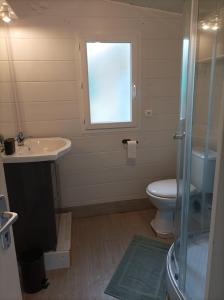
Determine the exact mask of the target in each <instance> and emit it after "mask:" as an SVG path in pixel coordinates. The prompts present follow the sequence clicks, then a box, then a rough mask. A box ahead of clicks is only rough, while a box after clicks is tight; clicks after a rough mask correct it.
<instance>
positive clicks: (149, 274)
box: [105, 236, 169, 300]
mask: <svg viewBox="0 0 224 300" xmlns="http://www.w3.org/2000/svg"><path fill="white" fill-rule="evenodd" d="M168 250H169V245H167V244H165V243H162V242H159V241H157V240H155V239H149V238H146V237H143V236H134V238H133V240H132V241H131V243H130V244H129V246H128V249H127V250H126V252H125V254H124V256H123V258H122V260H121V262H120V264H119V266H118V268H117V270H116V271H115V273H114V275H113V277H112V279H111V281H110V283H109V285H108V286H107V288H106V290H105V293H106V294H108V295H110V296H112V297H115V298H117V299H121V300H165V299H166V256H167V253H168Z"/></svg>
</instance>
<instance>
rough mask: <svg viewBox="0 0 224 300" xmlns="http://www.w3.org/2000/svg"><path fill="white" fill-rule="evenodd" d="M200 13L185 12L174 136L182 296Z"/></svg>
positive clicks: (194, 5)
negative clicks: (176, 130) (178, 98)
mask: <svg viewBox="0 0 224 300" xmlns="http://www.w3.org/2000/svg"><path fill="white" fill-rule="evenodd" d="M197 12H198V1H197V0H186V1H185V9H184V20H185V24H184V25H185V26H184V38H183V46H182V73H181V94H180V113H179V128H178V132H177V133H176V134H175V135H174V138H175V139H176V140H177V147H178V157H177V204H176V213H175V231H176V232H175V236H176V242H175V243H174V257H175V262H176V274H175V278H176V280H177V282H178V287H179V289H180V292H181V293H183V294H184V287H185V279H186V256H187V238H186V237H187V218H186V216H187V215H188V209H189V206H188V204H187V200H186V199H187V197H188V195H189V192H190V191H189V184H188V182H189V178H190V168H189V167H190V161H191V136H192V114H193V98H194V78H195V61H196V41H197Z"/></svg>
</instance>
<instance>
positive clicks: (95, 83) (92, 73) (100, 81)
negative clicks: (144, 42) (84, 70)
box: [86, 42, 132, 124]
mask: <svg viewBox="0 0 224 300" xmlns="http://www.w3.org/2000/svg"><path fill="white" fill-rule="evenodd" d="M86 46H87V64H88V85H89V103H90V122H91V124H97V123H118V122H131V121H132V99H131V81H132V79H131V43H99V42H97V43H93V42H92V43H90V42H88V43H87V44H86Z"/></svg>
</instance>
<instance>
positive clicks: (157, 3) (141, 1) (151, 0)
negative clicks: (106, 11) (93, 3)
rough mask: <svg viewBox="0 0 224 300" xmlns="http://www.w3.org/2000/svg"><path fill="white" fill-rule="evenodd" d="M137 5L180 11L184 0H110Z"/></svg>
mask: <svg viewBox="0 0 224 300" xmlns="http://www.w3.org/2000/svg"><path fill="white" fill-rule="evenodd" d="M111 1H116V2H123V3H128V4H132V5H137V6H144V7H151V8H155V9H160V10H165V11H169V12H175V13H182V11H183V4H184V0H111Z"/></svg>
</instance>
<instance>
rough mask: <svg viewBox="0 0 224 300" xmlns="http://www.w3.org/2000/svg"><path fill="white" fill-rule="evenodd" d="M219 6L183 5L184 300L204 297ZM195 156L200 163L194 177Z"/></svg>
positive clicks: (180, 249) (180, 213)
mask: <svg viewBox="0 0 224 300" xmlns="http://www.w3.org/2000/svg"><path fill="white" fill-rule="evenodd" d="M223 16H224V1H223V0H214V1H209V2H207V1H203V0H199V1H198V0H186V1H185V28H186V30H185V36H184V40H183V61H182V79H181V80H182V81H181V98H180V99H181V101H180V107H181V109H180V120H179V130H180V132H178V133H180V135H177V136H176V137H177V138H178V137H179V138H181V140H179V141H178V166H177V184H178V199H177V208H176V214H175V221H176V242H175V244H174V252H175V260H176V274H175V275H176V276H175V278H176V280H177V285H178V288H179V290H180V291H181V294H182V295H183V297H184V298H185V299H192V300H202V299H204V293H205V281H206V272H207V255H208V238H209V229H210V214H211V209H212V196H213V178H214V172H215V156H216V152H215V151H216V145H217V140H216V131H217V127H218V119H219V107H220V101H221V98H222V93H223V79H224V78H223V74H224V64H223V62H224V46H223V37H224V32H223V29H222V27H223V26H222V24H223ZM196 156H197V159H198V157H199V158H200V159H201V162H203V167H202V168H201V175H200V177H201V180H200V184H198V178H199V175H198V174H197V176H198V177H197V178H196V177H195V168H194V167H195V165H194V164H195V160H194V157H196Z"/></svg>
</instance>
